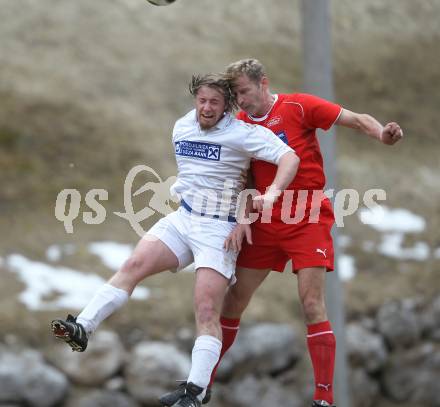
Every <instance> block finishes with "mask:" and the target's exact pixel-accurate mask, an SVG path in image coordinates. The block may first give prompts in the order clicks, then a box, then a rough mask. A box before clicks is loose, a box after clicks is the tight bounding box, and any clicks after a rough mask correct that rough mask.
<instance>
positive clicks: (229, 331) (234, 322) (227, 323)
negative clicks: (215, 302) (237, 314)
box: [208, 317, 240, 387]
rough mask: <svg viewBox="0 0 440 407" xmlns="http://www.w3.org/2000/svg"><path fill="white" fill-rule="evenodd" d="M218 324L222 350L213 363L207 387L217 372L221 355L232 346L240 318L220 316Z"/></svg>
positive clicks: (210, 384)
mask: <svg viewBox="0 0 440 407" xmlns="http://www.w3.org/2000/svg"><path fill="white" fill-rule="evenodd" d="M220 325H221V327H222V337H223V340H222V351H221V353H220V358H219V360H218V362H217V364H216V365H215V368H214V370H213V371H212V374H211V380H210V382H209V385H208V387H211V386H212V383H214V380H215V375H216V373H217V368H218V365H219V364H220V361H221V360H222V358H223V355H224V354H225V353H226V352H227V351H228V349H229V348H230V347H231V346H232V344H233V343H234V341H235V337H236V336H237V333H238V329H239V325H240V319H229V318H224V317H220Z"/></svg>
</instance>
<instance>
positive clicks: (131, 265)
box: [51, 235, 178, 352]
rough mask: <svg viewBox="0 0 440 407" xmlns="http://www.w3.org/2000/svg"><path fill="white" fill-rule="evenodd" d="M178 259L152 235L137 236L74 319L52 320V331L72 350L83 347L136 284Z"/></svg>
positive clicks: (70, 316) (173, 263)
mask: <svg viewBox="0 0 440 407" xmlns="http://www.w3.org/2000/svg"><path fill="white" fill-rule="evenodd" d="M177 265H178V260H177V257H176V256H175V254H174V253H173V252H172V251H171V250H170V249H169V248H168V246H166V245H165V244H164V243H163V242H162V241H160V240H158V239H157V238H155V237H153V236H148V235H147V236H146V237H145V238H143V239H141V240H140V242H139V243H138V245H137V246H136V248H135V250H134V251H133V254H132V255H131V256H130V258H129V259H128V260H127V261H126V262H125V263H124V265H123V266H122V268H121V269H120V270H119V271H118V272H117V273H116V274H115V275H114V276H113V277H112V278H111V279H110V280H109V281H108V283H107V284H104V285H103V286H102V287H101V288H100V289H99V290H98V291H97V292H96V294H95V295H94V297H93V298H92V299H91V301H90V302H89V303H88V304H87V305H86V307H85V308H84V310H83V311H82V312H81V313H80V315H79V316H78V318H74V317H73V316H72V315H68V317H67V319H66V320H63V319H56V320H54V321H52V323H51V328H52V332H53V334H54V335H55V336H56V337H57V338H59V339H62V340H64V341H65V342H66V343H67V344H68V345H69V346H70V347H71V348H72V350H74V351H78V352H83V351H85V350H86V348H87V343H88V337H89V336H90V335H91V334H92V333H93V332H94V331H95V330H96V328H97V327H98V325H99V324H100V323H101V322H102V321H103V320H104V319H105V318H107V317H108V316H109V315H111V314H112V313H113V312H114V311H116V310H117V309H119V308H120V307H121V306H122V305H123V304H125V303H126V302H127V301H128V298H129V297H130V295H131V293H132V292H133V290H134V288H135V287H136V285H137V284H138V283H139V282H140V281H142V280H143V279H145V278H146V277H148V276H151V275H153V274H156V273H158V272H160V271H163V270H167V269H170V268H175V267H177Z"/></svg>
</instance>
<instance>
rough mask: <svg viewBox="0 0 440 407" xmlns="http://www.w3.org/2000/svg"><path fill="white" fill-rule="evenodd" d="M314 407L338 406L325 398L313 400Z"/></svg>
mask: <svg viewBox="0 0 440 407" xmlns="http://www.w3.org/2000/svg"><path fill="white" fill-rule="evenodd" d="M312 407H336V406H335V405H333V404H329V403H328V402H327V401H325V400H313V404H312Z"/></svg>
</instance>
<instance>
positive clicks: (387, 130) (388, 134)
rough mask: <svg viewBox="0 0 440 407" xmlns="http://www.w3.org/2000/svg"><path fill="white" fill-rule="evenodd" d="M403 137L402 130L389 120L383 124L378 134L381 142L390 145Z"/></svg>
mask: <svg viewBox="0 0 440 407" xmlns="http://www.w3.org/2000/svg"><path fill="white" fill-rule="evenodd" d="M402 137H403V131H402V129H401V128H400V126H399V125H398V124H397V123H394V122H391V123H388V124H386V125H385V127H384V128H383V130H382V134H381V135H380V141H382V143H384V144H387V145H389V146H392V145H393V144H395V143H397V142H398V141H399V140H400V139H401V138H402Z"/></svg>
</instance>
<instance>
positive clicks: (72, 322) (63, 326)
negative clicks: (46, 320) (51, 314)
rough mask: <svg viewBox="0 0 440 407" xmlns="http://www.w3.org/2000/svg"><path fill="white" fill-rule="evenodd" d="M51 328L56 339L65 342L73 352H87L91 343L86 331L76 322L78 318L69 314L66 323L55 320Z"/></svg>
mask: <svg viewBox="0 0 440 407" xmlns="http://www.w3.org/2000/svg"><path fill="white" fill-rule="evenodd" d="M51 328H52V332H53V334H54V335H55V337H56V338H58V339H62V340H63V341H65V342H66V343H67V344H68V345H69V346H70V347H71V348H72V351H73V352H84V351H85V350H86V348H87V343H88V341H89V340H88V338H87V334H86V330H85V329H84V327H83V326H82V325H81V324H78V323H77V322H76V318H75V317H73V316H72V315H70V314H69V315H68V316H67V319H66V320H65V321H64V320H62V319H54V320H53V321H52V322H51Z"/></svg>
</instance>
